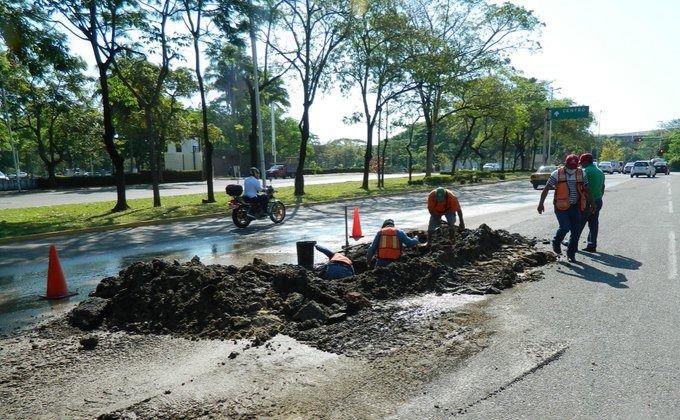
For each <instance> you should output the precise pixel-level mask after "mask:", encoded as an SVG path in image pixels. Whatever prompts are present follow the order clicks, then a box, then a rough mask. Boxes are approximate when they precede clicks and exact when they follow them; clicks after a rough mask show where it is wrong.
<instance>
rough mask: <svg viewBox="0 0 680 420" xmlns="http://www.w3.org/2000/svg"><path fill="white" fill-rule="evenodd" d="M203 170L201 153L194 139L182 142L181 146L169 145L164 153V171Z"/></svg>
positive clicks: (199, 146)
mask: <svg viewBox="0 0 680 420" xmlns="http://www.w3.org/2000/svg"><path fill="white" fill-rule="evenodd" d="M202 168H203V152H202V151H201V145H200V143H199V142H198V140H196V139H189V140H184V141H183V142H182V144H175V143H170V144H168V150H167V151H166V152H165V169H166V170H170V171H200V170H201V169H202Z"/></svg>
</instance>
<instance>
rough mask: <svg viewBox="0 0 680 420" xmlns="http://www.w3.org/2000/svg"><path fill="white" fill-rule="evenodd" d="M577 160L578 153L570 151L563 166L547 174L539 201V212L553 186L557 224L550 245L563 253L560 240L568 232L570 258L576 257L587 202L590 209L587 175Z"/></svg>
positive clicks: (543, 209)
mask: <svg viewBox="0 0 680 420" xmlns="http://www.w3.org/2000/svg"><path fill="white" fill-rule="evenodd" d="M578 162H579V158H578V156H576V155H573V154H572V155H569V156H567V158H566V159H565V161H564V166H561V167H560V168H558V169H557V170H555V171H553V173H552V174H551V175H550V179H548V183H547V185H546V186H545V188H544V189H543V192H542V193H541V199H540V201H539V203H538V213H539V214H541V213H543V212H544V211H545V207H544V203H545V199H546V197H547V196H548V193H549V192H550V190H551V189H555V198H554V200H553V204H554V205H555V216H556V217H557V223H558V224H559V227H558V228H557V232H555V237H554V238H553V240H552V247H553V251H554V252H555V253H556V254H558V255H559V254H562V249H561V244H562V240H563V239H564V238H565V237H566V236H567V233H569V246H568V247H567V258H568V259H569V261H571V262H575V261H576V250H577V247H578V239H579V237H580V236H581V230H582V229H583V220H584V218H583V215H584V212H585V210H586V203H588V204H589V205H590V206H591V207H590V208H591V209H593V204H592V198H591V196H590V192H589V191H588V179H587V178H586V177H585V176H584V175H583V170H582V169H580V168H579V167H578Z"/></svg>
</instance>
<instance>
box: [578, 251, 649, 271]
mask: <svg viewBox="0 0 680 420" xmlns="http://www.w3.org/2000/svg"><path fill="white" fill-rule="evenodd" d="M590 258H592V259H593V260H595V261H597V262H599V263H600V264H604V265H607V266H609V267H614V268H621V269H625V270H637V269H638V268H640V267H641V266H642V263H641V262H640V261H638V260H634V259H632V258H629V257H624V256H623V255H618V254H617V255H612V254H605V253H602V252H598V253H595V254H590Z"/></svg>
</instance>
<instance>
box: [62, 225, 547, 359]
mask: <svg viewBox="0 0 680 420" xmlns="http://www.w3.org/2000/svg"><path fill="white" fill-rule="evenodd" d="M444 233H446V232H444ZM410 235H411V236H413V235H418V236H419V237H422V236H423V235H424V233H423V232H411V233H410ZM444 236H446V235H444ZM534 246H535V241H534V240H530V239H527V238H525V237H523V236H521V235H518V234H510V233H508V232H506V231H503V230H492V229H491V228H489V227H488V226H486V225H481V226H480V227H479V228H478V229H474V230H466V231H464V232H461V233H459V234H458V236H457V238H456V240H455V241H453V242H452V241H449V240H448V239H443V240H436V239H433V241H432V244H431V245H429V246H423V247H416V248H412V249H409V250H407V251H406V252H405V254H404V256H403V257H402V258H401V259H400V260H399V261H398V262H395V263H393V264H391V265H390V266H388V267H382V268H376V269H370V268H369V267H367V263H366V258H365V254H366V247H367V245H359V246H355V247H351V248H350V249H349V250H348V255H349V256H350V258H352V260H353V261H354V264H355V270H356V271H357V275H356V276H354V277H351V278H348V279H343V280H327V279H323V278H321V277H320V276H319V273H318V271H310V270H307V269H305V268H302V267H299V266H295V265H270V264H266V263H264V262H263V261H260V260H257V259H256V260H254V261H253V263H252V264H248V265H246V266H244V267H241V268H237V267H234V266H221V265H208V266H206V265H203V264H202V263H201V262H200V261H199V259H198V258H197V257H195V258H194V259H193V260H191V261H190V262H188V263H185V264H180V263H178V262H176V261H175V262H172V263H171V262H165V261H162V260H153V261H151V262H148V263H146V262H137V263H134V264H132V265H130V266H129V267H127V268H126V269H124V270H122V271H121V272H120V273H119V275H118V276H117V277H109V278H105V279H103V280H102V281H101V282H100V284H99V285H98V286H97V288H96V290H95V291H94V292H93V293H92V294H91V297H90V298H88V299H87V300H85V301H84V302H82V303H81V304H80V305H79V306H78V307H76V308H75V309H74V310H73V311H72V312H71V313H70V314H69V322H70V323H71V325H73V326H76V327H78V328H81V329H83V330H93V329H97V328H104V329H108V330H111V331H118V330H124V331H129V332H134V333H142V334H173V335H177V336H182V337H189V338H192V339H198V338H221V339H236V338H251V339H253V343H254V345H258V344H261V343H263V342H265V341H267V340H268V339H269V338H271V337H272V336H274V335H276V334H278V333H284V334H287V335H290V336H293V337H295V338H297V339H299V340H301V341H304V342H306V343H309V344H311V345H313V346H315V347H318V348H320V349H322V350H326V351H330V352H335V353H344V354H353V353H357V352H360V351H361V349H364V348H367V347H370V348H371V349H375V347H376V346H379V348H378V350H379V349H380V348H389V347H390V346H394V345H398V344H399V339H400V338H399V331H402V330H403V329H404V328H405V326H404V324H405V323H407V322H408V320H406V319H404V318H403V317H401V318H400V317H399V316H397V315H398V311H399V309H398V307H396V306H394V305H392V304H390V302H394V300H395V299H399V298H403V297H409V296H414V295H420V294H424V293H432V292H434V293H437V294H443V293H450V294H476V295H478V294H489V293H499V292H500V290H502V289H506V288H509V287H512V286H513V285H514V284H515V283H518V282H521V281H525V280H531V279H535V278H536V277H537V276H538V275H539V274H540V273H538V272H537V271H536V270H534V268H536V267H540V266H543V265H545V264H547V263H549V262H552V261H554V260H555V257H554V255H553V254H552V253H549V252H544V251H541V250H537V249H536V248H535V247H534ZM386 332H387V333H386ZM377 353H379V351H377V352H376V351H372V352H371V354H377Z"/></svg>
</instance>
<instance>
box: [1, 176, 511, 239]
mask: <svg viewBox="0 0 680 420" xmlns="http://www.w3.org/2000/svg"><path fill="white" fill-rule="evenodd" d="M512 181H519V179H505V180H500V179H498V180H495V181H491V182H479V183H475V184H464V185H465V186H469V185H484V184H487V185H488V184H500V183H503V182H512ZM454 185H455V186H457V187H460V186H461V185H462V184H451V185H450V186H454ZM431 190H432V187H427V188H419V189H412V190H404V191H397V192H393V193H385V194H375V195H368V196H365V197H348V198H341V199H337V200H332V201H309V202H304V203H299V204H297V203H290V204H289V203H284V204H285V205H286V206H287V207H307V206H316V205H320V204H332V203H344V202H347V201H353V200H364V199H371V198H378V197H394V196H397V195H401V194H404V193H406V194H413V193H419V192H425V191H431ZM228 214H229V213H228V211H226V209H225V211H224V212H219V213H217V212H215V213H206V214H197V215H194V216H183V217H173V218H170V219H160V220H158V219H156V220H142V221H139V222H131V223H123V224H117V225H105V226H93V227H89V228H82V229H70V230H63V231H54V232H44V233H35V234H31V235H21V236H10V237H7V238H0V245H7V244H10V243H14V242H24V241H30V240H36V239H46V238H53V237H55V236H63V235H68V236H74V235H79V234H83V233H95V232H106V231H109V230H118V229H130V228H136V227H142V226H154V225H166V224H170V223H175V222H186V221H190V220H200V219H209V218H211V217H225V216H228Z"/></svg>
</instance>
